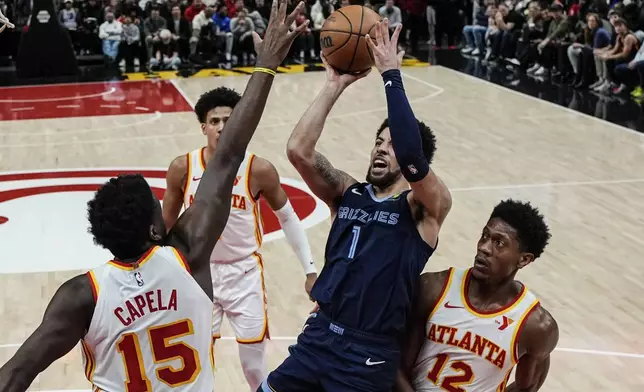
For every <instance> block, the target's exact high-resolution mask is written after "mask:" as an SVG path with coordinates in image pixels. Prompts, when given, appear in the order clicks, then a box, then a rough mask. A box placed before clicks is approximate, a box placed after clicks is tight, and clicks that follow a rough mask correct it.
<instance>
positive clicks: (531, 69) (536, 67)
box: [527, 63, 541, 73]
mask: <svg viewBox="0 0 644 392" xmlns="http://www.w3.org/2000/svg"><path fill="white" fill-rule="evenodd" d="M539 68H541V65H539V63H535V64H534V65H533V66H532V67H530V68H528V71H527V72H528V73H533V72H534V71H536V70H538V69H539Z"/></svg>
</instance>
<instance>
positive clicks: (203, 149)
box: [199, 147, 208, 171]
mask: <svg viewBox="0 0 644 392" xmlns="http://www.w3.org/2000/svg"><path fill="white" fill-rule="evenodd" d="M199 159H201V168H202V169H203V170H204V171H206V166H207V165H208V163H207V162H206V147H201V153H200V154H199Z"/></svg>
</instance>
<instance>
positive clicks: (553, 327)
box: [506, 307, 559, 392]
mask: <svg viewBox="0 0 644 392" xmlns="http://www.w3.org/2000/svg"><path fill="white" fill-rule="evenodd" d="M558 341H559V327H558V326H557V322H556V321H555V319H554V318H553V317H552V315H550V313H548V311H546V310H545V309H543V308H541V307H538V308H536V310H535V311H534V312H533V313H532V314H531V315H529V316H528V319H527V320H526V323H525V326H524V327H523V331H522V332H521V335H520V336H519V350H520V351H521V350H522V351H523V355H521V352H520V353H519V355H520V358H519V364H518V365H517V371H516V374H515V381H514V382H513V383H512V384H510V385H509V386H508V388H507V389H506V391H507V392H536V391H538V390H539V388H541V386H542V385H543V383H544V382H545V381H546V377H547V376H548V370H549V369H550V353H552V351H553V350H554V349H555V347H556V346H557V342H558Z"/></svg>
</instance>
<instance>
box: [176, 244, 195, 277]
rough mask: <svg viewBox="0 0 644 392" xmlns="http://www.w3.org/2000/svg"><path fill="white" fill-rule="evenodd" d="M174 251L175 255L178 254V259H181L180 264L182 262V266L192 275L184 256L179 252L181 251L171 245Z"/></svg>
mask: <svg viewBox="0 0 644 392" xmlns="http://www.w3.org/2000/svg"><path fill="white" fill-rule="evenodd" d="M172 249H174V251H175V252H176V254H177V256H179V259H180V260H179V261H181V264H183V267H184V268H185V269H186V271H188V273H189V274H190V275H192V271H191V270H190V264H188V262H187V261H186V257H185V256H184V255H183V253H181V251H180V250H179V249H177V248H175V247H172Z"/></svg>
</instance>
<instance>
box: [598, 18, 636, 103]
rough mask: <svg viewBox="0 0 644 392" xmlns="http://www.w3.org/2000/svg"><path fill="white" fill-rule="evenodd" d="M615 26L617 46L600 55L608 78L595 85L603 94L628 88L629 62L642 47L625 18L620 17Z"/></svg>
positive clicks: (619, 91)
mask: <svg viewBox="0 0 644 392" xmlns="http://www.w3.org/2000/svg"><path fill="white" fill-rule="evenodd" d="M614 26H615V32H616V33H617V41H616V43H615V47H614V48H613V49H612V50H610V51H608V52H604V53H602V54H601V55H599V58H600V59H601V60H602V65H603V67H604V72H605V73H606V75H607V78H606V81H605V82H604V83H603V84H601V85H599V86H597V87H595V91H597V92H599V93H603V94H607V93H610V92H611V91H612V92H613V93H614V94H620V93H622V92H623V91H624V90H625V89H626V81H627V76H628V74H629V68H628V64H629V63H630V62H631V61H632V60H633V59H634V58H635V55H636V54H637V51H638V50H639V47H640V41H639V40H638V39H637V37H636V36H635V34H633V32H632V31H630V30H629V29H628V26H627V25H626V21H625V20H624V19H622V18H618V19H617V20H616V21H615V24H614Z"/></svg>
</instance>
